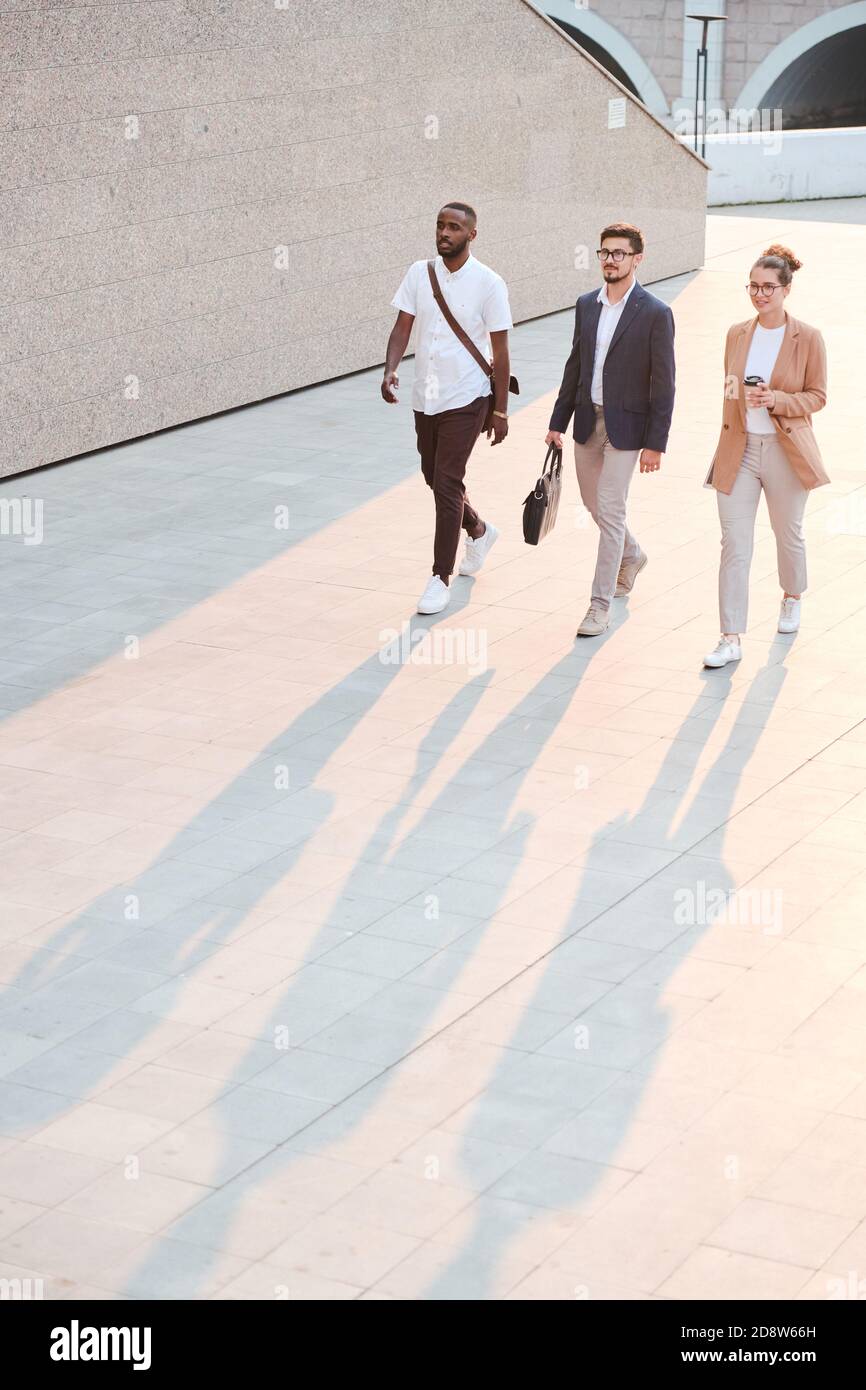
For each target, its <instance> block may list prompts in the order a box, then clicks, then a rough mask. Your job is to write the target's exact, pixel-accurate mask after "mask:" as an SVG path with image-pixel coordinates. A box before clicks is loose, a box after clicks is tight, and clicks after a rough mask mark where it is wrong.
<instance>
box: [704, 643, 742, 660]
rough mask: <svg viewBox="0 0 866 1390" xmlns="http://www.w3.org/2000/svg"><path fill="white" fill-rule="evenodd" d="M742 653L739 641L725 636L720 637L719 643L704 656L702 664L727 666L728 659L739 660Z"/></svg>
mask: <svg viewBox="0 0 866 1390" xmlns="http://www.w3.org/2000/svg"><path fill="white" fill-rule="evenodd" d="M742 655H743V652H742V648H741V647H740V644H739V642H731V641H729V639H728V638H727V637H720V638H719V645H718V646H717V647H716V648H715V650H714V651H711V652H708V653H707V655H706V656H705V657H704V665H705V666H712V667H715V666H727V664H728V662H729V661H739V659H740V657H741V656H742Z"/></svg>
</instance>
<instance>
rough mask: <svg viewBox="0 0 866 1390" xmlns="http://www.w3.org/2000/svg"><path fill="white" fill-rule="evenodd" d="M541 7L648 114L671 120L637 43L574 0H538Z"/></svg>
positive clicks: (668, 110) (657, 84)
mask: <svg viewBox="0 0 866 1390" xmlns="http://www.w3.org/2000/svg"><path fill="white" fill-rule="evenodd" d="M539 8H540V9H542V10H543V11H544V13H545V14H546V15H547V17H548V19H550V20H552V21H553V23H554V24H555V25H556V26H557V28H559V29H561V30H562V32H563V33H564V34H565V35H567V37H568V38H570V39H573V40H574V42H575V43H579V44H580V46H581V48H582V49H584V50H585V51H586V52H587V53H588V54H589V56H590V57H591V58H594V59H595V61H596V62H597V63H599V64H600V65H601V67H603V68H604V69H605V70H606V71H607V72H609V73H610V75H611V77H615V78H616V80H617V82H621V83H622V85H623V87H625V89H626V91H627V92H631V94H632V96H634V97H636V98H637V100H638V101H640V102H642V103H643V105H644V106H645V107H646V108H647V110H648V111H651V112H652V114H653V115H654V116H657V117H658V118H659V120H662V121H664V120H666V119H667V118H668V116H669V115H670V108H669V106H668V102H667V98H666V97H665V94H664V92H663V91H662V89H661V87H660V86H659V83H658V81H657V80H656V78H655V77H654V75H653V73H652V70H651V69H650V67H649V66H648V64H647V63H646V61H645V59H644V58H642V57H641V55H640V53H639V52H638V50H637V49H636V48H635V46H634V44H632V43H630V42H629V40H628V39H627V38H626V37H625V35H624V34H621V33H620V31H619V30H618V29H617V28H616V27H615V26H614V25H613V24H610V23H609V22H608V21H607V20H606V19H602V17H601V15H599V14H598V13H597V12H596V11H595V10H593V9H589V8H587V9H583V8H580V7H577V6H576V5H575V4H574V0H539Z"/></svg>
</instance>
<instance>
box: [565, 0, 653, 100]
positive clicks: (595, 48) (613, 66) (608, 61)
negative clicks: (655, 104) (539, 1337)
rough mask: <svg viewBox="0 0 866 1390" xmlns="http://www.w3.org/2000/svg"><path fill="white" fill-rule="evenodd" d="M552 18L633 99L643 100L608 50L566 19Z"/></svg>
mask: <svg viewBox="0 0 866 1390" xmlns="http://www.w3.org/2000/svg"><path fill="white" fill-rule="evenodd" d="M552 18H553V19H554V20H555V23H556V24H557V26H558V27H559V28H560V29H564V30H565V32H566V34H568V35H569V37H570V38H572V39H574V41H575V43H579V44H580V46H581V48H585V49H586V51H587V53H588V54H589V55H590V57H591V58H594V59H595V61H596V62H597V63H601V66H602V67H603V68H606V69H607V71H608V72H609V73H610V75H611V77H615V78H616V80H617V82H621V83H622V85H623V86H624V87H625V88H626V89H627V90H628V91H629V92H631V94H632V96H633V97H637V99H638V101H642V100H643V98H642V96H641V94H640V92H639V91H638V89H637V87H636V86H635V85H634V83H633V82H632V80H631V78H630V77H629V75H628V73H627V72H626V71H625V69H624V68H621V67H620V65H619V63H618V62H617V61H616V59H615V58H614V57H613V56H612V55H611V54H610V53H608V51H607V49H606V48H602V46H601V44H600V43H597V42H596V40H595V39H591V38H590V37H589V35H588V34H582V33H581V32H580V30H579V29H575V27H574V25H573V24H567V23H566V21H565V20H564V19H560V18H559V17H558V16H556V15H554V16H552Z"/></svg>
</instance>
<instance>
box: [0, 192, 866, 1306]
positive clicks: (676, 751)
mask: <svg viewBox="0 0 866 1390" xmlns="http://www.w3.org/2000/svg"><path fill="white" fill-rule="evenodd" d="M768 211H770V212H772V210H767V209H759V210H752V213H751V214H750V215H746V214H744V213H742V212H737V213H735V214H732V215H721V214H719V215H715V216H713V217H712V218H711V219H710V224H709V240H708V255H707V263H706V268H705V269H704V270H702V271H701V272H699V273H695V274H693V275H685V276H682V277H680V278H679V279H678V280H676V281H672V282H668V283H666V284H664V285H662V286H657V287H655V288H656V290H657V292H659V293H662V294H663V295H664V296H665V297H666V298H667V299H668V300H669V301H670V302H671V303H672V304H673V305H674V308H675V313H676V318H677V347H678V360H679V395H678V407H677V413H676V417H675V428H674V432H673V436H672V440H671V446H670V452H669V454H668V455H667V456H666V458H665V461H664V465H663V469H662V472H661V473H660V474H659V475H657V476H653V477H643V478H641V477H636V478H635V481H634V485H633V489H632V497H633V504H632V506H633V518H634V523H635V529H636V531H637V534H638V535H639V537H640V539H641V540H642V542H643V544H644V546H645V548H646V550H647V551H648V553H649V555H650V565H649V567H648V569H647V570H646V571H645V573H644V574H643V575H641V577H640V579H639V580H638V584H637V586H636V589H635V592H634V594H633V596H632V598H631V600H630V601H618V602H617V617H616V621H615V623H614V624H613V626H612V628H611V630H610V631H609V632H608V634H606V635H605V637H604V638H602V639H599V640H595V641H590V642H581V643H579V644H575V641H574V629H575V625H576V620H577V618H578V617H579V616H580V615H581V613H582V612H583V609H584V607H585V602H586V599H587V592H588V589H587V586H588V581H589V576H590V574H591V570H592V562H593V550H594V538H593V532H592V531H591V530H590V529H589V527H588V526H587V525H586V524H585V521H586V518H585V515H584V513H583V512H582V509H581V508H580V507H579V504H578V501H577V490H576V486H575V483H574V479H573V476H572V474H571V470H570V469H569V470H568V476H567V479H566V495H565V499H564V503H563V512H562V515H561V518H560V522H559V525H558V527H557V530H556V532H555V533H554V535H553V536H552V537H551V538H550V540H548V541H546V542H545V543H544V544H543V545H542V546H541V547H540V548H538V549H537V550H530V549H529V548H527V547H526V546H524V545H523V543H522V540H521V536H520V529H519V514H520V503H521V502H522V499H523V497H524V495H525V493H526V491H527V490H528V487H529V485H530V484H531V482H532V480H533V479H534V476H535V473H536V471H537V466H538V463H539V461H540V458H541V454H542V452H543V451H542V448H541V446H540V439H541V437H542V436H543V433H544V429H545V427H546V419H547V415H548V411H549V407H550V400H551V393H552V391H553V390H554V389H555V387H556V385H557V384H558V379H559V373H560V370H561V365H562V360H563V355H564V353H565V352H566V350H567V347H568V343H569V341H570V334H571V324H570V314H562V315H556V316H553V317H551V318H547V319H543V320H539V321H537V322H534V323H531V324H527V325H524V326H522V327H521V328H519V329H518V330H517V331H516V332H515V334H514V357H515V369H516V370H517V372H518V374H519V376H520V378H521V382H522V385H523V395H522V396H521V398H520V408H519V411H518V413H517V414H516V416H515V418H514V423H513V426H512V433H511V436H510V438H509V440H508V442H507V443H506V444H505V445H503V446H502V447H501V448H500V449H498V450H497V451H496V452H495V453H493V454H491V453H489V452H488V448H487V445H486V444H484V443H482V444H481V445H480V446H479V449H478V452H477V455H476V458H475V460H474V463H473V473H472V477H473V486H472V492H473V496H474V497H475V498H476V500H477V502H478V503H479V505H480V509H481V511H482V513H483V514H486V515H489V516H491V517H493V518H494V519H495V520H496V521H497V522H498V523H499V525H500V526H501V528H502V532H503V535H502V539H501V541H500V542H499V544H498V545H497V547H496V549H495V551H494V552H493V553H492V556H491V559H490V561H489V563H488V565H487V567H486V568H485V570H484V572H483V574H482V575H481V576H480V577H479V578H478V579H477V580H476V581H475V582H472V581H470V580H460V581H459V583H458V586H457V591H456V592H457V601H456V603H455V605H454V607H453V608H452V609H451V610H449V611H448V612H447V613H446V614H445V615H443V616H442V617H441V618H440V619H438V620H430V619H419V618H416V617H415V616H413V609H414V600H415V598H416V596H417V594H418V592H419V590H420V588H421V586H422V584H423V582H424V579H425V575H426V571H427V567H428V563H429V536H430V521H431V507H430V499H429V497H428V495H427V494H426V491H425V489H424V487H423V485H422V484H421V482H420V481H419V479H418V477H417V473H416V465H415V456H414V453H413V444H412V434H411V417H410V415H409V409H408V400H409V385H410V380H411V371H412V367H411V363H409V362H407V363H406V364H404V368H403V372H402V375H403V386H402V405H401V407H400V408H399V409H391V410H388V409H386V407H385V406H384V405H382V403H381V402H380V401H379V399H378V378H379V373H378V372H371V373H365V374H363V375H359V376H356V377H353V378H350V379H346V380H343V381H340V382H337V383H334V384H331V385H326V386H322V387H319V388H315V389H312V390H309V391H305V392H302V393H299V394H297V395H294V396H291V397H286V398H283V399H281V400H277V401H272V402H268V403H266V404H263V405H261V406H258V407H256V408H252V409H247V410H243V411H238V412H235V413H233V414H230V415H227V416H224V417H222V418H218V419H214V420H211V421H207V422H204V423H201V424H197V425H194V426H190V427H187V428H183V429H178V430H174V431H171V432H169V433H166V434H164V435H161V436H158V437H155V438H152V439H148V440H142V441H139V442H137V443H134V444H130V445H128V446H124V447H121V448H117V449H114V450H109V451H106V452H104V453H101V454H99V455H96V456H91V457H88V458H85V459H81V460H78V461H76V462H73V463H70V464H67V465H65V466H61V467H57V468H53V469H51V470H46V471H44V472H41V473H39V474H35V475H31V476H29V477H21V478H18V479H15V480H13V481H12V482H10V483H9V484H7V485H6V486H5V487H4V488H3V491H2V498H3V499H6V500H8V499H13V498H16V497H21V498H23V497H25V496H29V497H30V498H31V499H32V500H40V499H41V501H42V502H43V504H44V511H43V516H42V525H43V529H44V538H43V540H42V543H41V544H38V545H37V544H25V543H24V538H23V537H21V536H18V537H12V538H7V539H5V540H4V544H3V548H2V563H0V607H2V613H3V625H4V632H5V642H4V649H3V652H2V662H0V681H2V686H0V691H2V694H0V707H2V709H3V711H4V718H3V723H2V726H0V784H2V785H0V827H2V828H0V836H2V840H3V846H4V850H5V853H4V855H3V858H2V863H0V918H2V930H0V939H2V945H0V967H2V976H0V978H2V980H3V981H4V982H5V993H4V996H3V1000H2V1004H0V1060H2V1065H0V1072H2V1079H0V1136H2V1137H0V1278H8V1279H15V1278H26V1277H31V1278H41V1279H42V1280H43V1282H44V1289H45V1294H46V1296H47V1297H66V1296H82V1295H91V1296H94V1297H99V1298H111V1297H127V1298H129V1297H133V1298H135V1297H141V1296H154V1297H159V1298H174V1297H188V1298H210V1297H216V1298H226V1299H233V1298H275V1297H276V1298H281V1297H291V1298H345V1299H352V1298H358V1297H361V1298H378V1299H382V1298H385V1299H388V1298H391V1299H393V1298H398V1299H407V1298H412V1299H414V1298H554V1299H566V1298H576V1297H577V1298H582V1297H590V1298H604V1297H611V1296H614V1297H621V1298H647V1297H649V1298H669V1297H677V1296H681V1295H685V1296H688V1297H695V1298H703V1297H711V1296H721V1297H739V1296H742V1295H745V1296H751V1297H763V1298H778V1297H787V1296H792V1297H803V1298H808V1297H818V1298H826V1297H830V1296H836V1295H838V1294H839V1292H840V1291H844V1290H847V1291H848V1295H849V1296H850V1293H851V1290H852V1289H854V1290H856V1288H857V1283H858V1281H860V1280H863V1279H866V923H864V915H866V914H864V908H866V843H864V840H866V722H864V718H866V681H864V674H866V597H864V594H866V490H864V487H863V482H864V474H863V417H862V393H861V392H860V391H858V387H857V382H856V377H857V375H858V373H859V359H860V352H859V346H860V342H859V340H860V331H861V326H862V323H863V321H864V312H866V305H864V303H863V284H862V277H860V276H858V275H857V274H856V273H855V274H853V275H852V274H848V273H847V272H846V269H845V268H846V267H847V268H849V269H850V267H851V266H855V267H856V266H857V265H858V264H859V263H860V260H861V259H862V252H863V246H864V232H863V225H862V223H863V220H864V204H863V202H855V201H850V202H846V203H840V204H837V205H830V204H818V205H811V206H808V207H806V208H801V209H798V208H785V209H783V210H780V212H779V215H778V216H774V215H771V216H769V217H768V216H767V212H768ZM776 237H781V238H782V239H784V240H786V241H788V242H790V244H792V245H793V246H794V248H795V249H796V250H797V252H798V254H799V255H800V256H801V258H802V260H803V261H804V263H805V269H804V270H803V271H802V272H801V273H800V275H799V276H798V278H797V284H796V286H795V292H794V295H793V297H792V299H791V301H790V306H791V309H792V311H793V312H795V313H796V314H798V315H799V316H801V317H803V318H805V319H806V320H808V321H812V322H815V323H817V324H819V325H820V326H821V328H822V329H823V330H824V332H825V336H826V339H827V342H828V347H829V352H830V360H831V379H830V391H831V404H830V406H829V407H828V409H827V410H826V411H825V412H823V413H822V414H821V415H820V416H819V417H818V421H817V429H818V433H819V437H820V441H821V444H822V446H823V449H824V451H825V456H826V459H827V462H828V465H829V470H830V473H831V475H832V478H833V485H832V486H831V487H828V488H824V489H821V490H820V491H819V492H817V493H815V494H814V495H813V497H812V498H811V500H810V504H809V508H808V538H809V561H810V572H811V583H810V588H809V593H808V598H807V601H806V602H805V604H804V611H805V617H804V625H803V630H802V632H801V633H800V635H799V636H798V637H797V638H796V639H793V638H780V637H778V636H777V635H776V634H775V631H774V627H775V623H774V619H775V614H776V610H777V603H778V590H777V582H776V579H775V574H774V556H773V547H772V543H771V536H770V532H769V528H768V525H767V523H766V514H764V515H763V516H762V519H761V526H760V541H759V544H758V547H757V551H756V556H755V562H754V571H753V584H752V604H753V607H752V616H751V626H750V629H749V633H748V640H747V643H746V647H745V655H744V659H743V662H742V664H741V666H740V667H739V668H735V669H730V668H729V669H727V670H724V671H720V672H713V673H707V672H704V671H703V670H702V669H701V666H700V657H701V655H702V653H703V652H704V651H705V650H706V649H707V647H708V646H709V645H712V644H713V643H714V641H715V638H716V633H717V619H716V612H715V583H716V564H717V556H718V528H717V521H716V514H715V505H714V496H713V494H712V493H711V492H709V491H705V490H704V489H702V487H701V485H700V484H701V480H702V478H703V475H704V473H705V471H706V467H707V462H708V458H709V454H710V451H711V449H712V445H713V441H714V438H715V434H716V430H717V427H718V419H719V405H720V401H719V396H720V385H721V381H720V377H721V355H722V344H723V335H724V329H725V328H726V326H727V324H728V323H729V322H731V321H733V320H734V319H737V318H740V317H746V316H747V314H748V306H747V304H746V302H745V300H746V296H745V294H744V291H743V289H742V286H743V283H744V281H745V279H746V277H747V272H748V268H749V265H750V263H751V258H752V257H753V256H754V254H755V253H756V252H758V251H760V250H761V249H762V247H763V246H764V245H765V244H766V243H767V241H768V240H770V239H775V238H776ZM478 250H479V255H481V256H482V258H483V247H482V246H480V245H479V248H478ZM840 265H841V267H842V269H840ZM285 508H287V509H288V512H287V515H286V513H285V511H284V510H282V509H285ZM25 515H27V513H25ZM35 515H36V513H35V512H34V513H32V514H31V517H35ZM407 624H408V626H404V625H407ZM394 634H396V638H394ZM392 638H394V640H393V641H392V643H391V646H390V648H389V647H388V645H387V644H388V642H389V641H390V640H391V639H392ZM389 658H393V659H389ZM719 890H722V892H723V893H724V894H725V895H727V898H726V899H725V900H724V901H726V903H727V906H726V907H722V906H720V903H721V902H722V901H723V900H722V899H721V898H720V897H719V896H718V893H719ZM714 895H715V896H714ZM833 1281H841V1282H836V1283H834V1282H833ZM860 1289H861V1295H862V1290H864V1289H866V1283H863V1284H861V1285H860Z"/></svg>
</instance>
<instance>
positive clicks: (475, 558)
mask: <svg viewBox="0 0 866 1390" xmlns="http://www.w3.org/2000/svg"><path fill="white" fill-rule="evenodd" d="M498 539H499V532H498V531H497V529H496V527H495V526H494V525H492V523H491V522H489V521H488V522H487V525H486V528H485V530H484V532H483V534H482V535H480V536H479V537H478V540H477V541H474V540H473V539H472V537H471V536H467V537H466V549H465V550H464V552H463V559H462V561H461V563H460V569H459V570H458V574H477V573H478V571H479V570H480V568H481V566H482V565H483V564H484V561H485V560H486V559H487V554H488V551H489V550H490V548H491V546H493V545H494V544H495V543H496V541H497V540H498Z"/></svg>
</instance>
